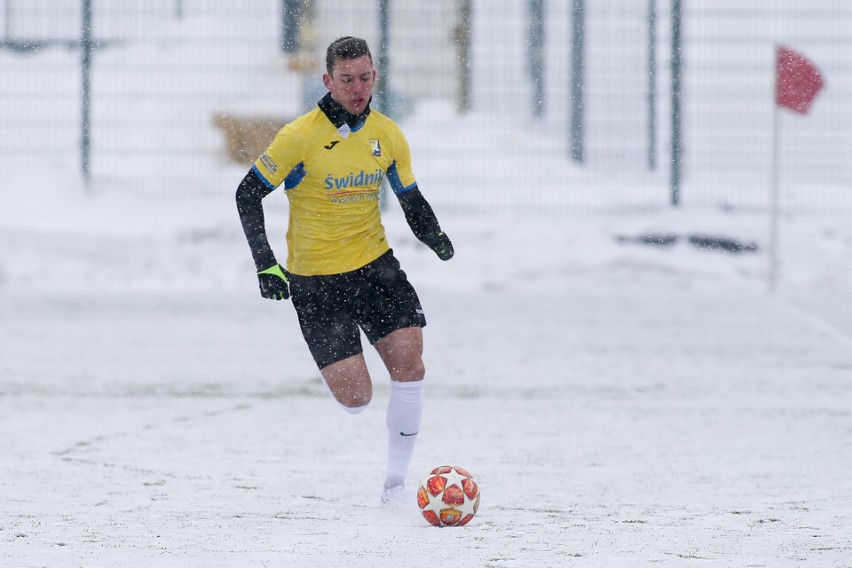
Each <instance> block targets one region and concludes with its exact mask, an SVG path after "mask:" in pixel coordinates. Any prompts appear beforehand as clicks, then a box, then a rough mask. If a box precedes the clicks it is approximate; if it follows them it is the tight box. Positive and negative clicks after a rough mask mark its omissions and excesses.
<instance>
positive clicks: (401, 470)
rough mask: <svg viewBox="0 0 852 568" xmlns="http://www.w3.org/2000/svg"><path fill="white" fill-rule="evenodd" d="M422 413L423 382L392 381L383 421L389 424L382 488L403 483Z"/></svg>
mask: <svg viewBox="0 0 852 568" xmlns="http://www.w3.org/2000/svg"><path fill="white" fill-rule="evenodd" d="M422 415H423V381H422V380H420V381H411V382H398V381H391V395H390V401H389V402H388V413H387V419H386V424H387V427H388V475H387V478H386V479H385V489H389V488H391V487H396V486H400V485H405V474H406V473H407V472H408V465H409V464H410V463H411V456H412V454H413V453H414V444H415V442H417V434H418V432H419V431H420V417H421V416H422Z"/></svg>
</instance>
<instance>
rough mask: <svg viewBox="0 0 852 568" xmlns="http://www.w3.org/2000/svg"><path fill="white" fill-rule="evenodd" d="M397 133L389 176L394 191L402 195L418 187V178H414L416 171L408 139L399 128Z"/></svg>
mask: <svg viewBox="0 0 852 568" xmlns="http://www.w3.org/2000/svg"><path fill="white" fill-rule="evenodd" d="M396 134H397V135H396V138H395V139H394V147H393V152H394V156H393V163H391V165H390V167H389V168H388V171H387V176H388V182H389V183H390V186H391V189H393V192H394V193H396V194H397V195H400V194H402V193H405V192H406V191H409V190H411V189H413V188H414V187H416V186H417V180H415V179H414V172H413V171H412V170H411V150H410V149H409V147H408V140H406V139H405V135H403V133H402V131H401V130H399V129H398V128H397V129H396Z"/></svg>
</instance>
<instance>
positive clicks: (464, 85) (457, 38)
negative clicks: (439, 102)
mask: <svg viewBox="0 0 852 568" xmlns="http://www.w3.org/2000/svg"><path fill="white" fill-rule="evenodd" d="M472 20H473V3H472V1H471V0H458V21H457V22H456V25H455V27H454V28H453V41H454V42H455V44H456V60H457V61H458V65H459V69H458V73H456V77H457V79H458V81H457V83H456V110H457V111H458V112H465V111H467V110H469V109H470V76H471V67H470V34H471V26H472Z"/></svg>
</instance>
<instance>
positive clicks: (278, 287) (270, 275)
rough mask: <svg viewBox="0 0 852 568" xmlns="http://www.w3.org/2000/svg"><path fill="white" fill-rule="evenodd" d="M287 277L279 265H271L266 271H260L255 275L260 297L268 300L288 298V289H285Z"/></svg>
mask: <svg viewBox="0 0 852 568" xmlns="http://www.w3.org/2000/svg"><path fill="white" fill-rule="evenodd" d="M289 276H290V275H289V274H288V273H287V271H286V270H284V269H283V268H282V267H281V265H280V264H273V265H272V266H270V267H269V268H267V269H266V270H261V271H260V272H258V273H257V281H258V283H259V284H260V295H261V296H263V297H264V298H269V299H270V300H286V299H287V298H289V297H290V289H289V288H288V287H287V283H288V282H289V281H290V278H289Z"/></svg>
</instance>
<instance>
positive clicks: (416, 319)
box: [290, 250, 426, 369]
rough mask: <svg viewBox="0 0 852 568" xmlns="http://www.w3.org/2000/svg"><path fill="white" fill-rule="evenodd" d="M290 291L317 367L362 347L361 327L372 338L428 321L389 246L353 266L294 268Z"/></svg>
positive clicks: (330, 362) (360, 350)
mask: <svg viewBox="0 0 852 568" xmlns="http://www.w3.org/2000/svg"><path fill="white" fill-rule="evenodd" d="M290 296H291V298H292V299H293V306H295V308H296V313H297V314H298V316H299V325H300V326H301V328H302V335H303V336H304V337H305V341H306V342H307V344H308V348H309V349H310V350H311V355H313V357H314V361H316V363H317V366H318V367H319V368H320V369H322V368H323V367H326V366H328V365H331V364H332V363H336V362H338V361H342V360H343V359H346V358H347V357H351V356H352V355H357V354H358V353H361V352H362V348H361V335H360V333H359V331H358V328H359V327H360V328H361V329H362V330H364V335H366V336H367V339H368V340H369V341H370V343H371V344H373V343H375V342H377V341H378V340H380V339H381V338H383V337H385V336H386V335H388V334H389V333H391V332H393V331H396V330H398V329H402V328H405V327H423V326H425V325H426V318H425V317H424V315H423V308H422V307H421V306H420V299H419V298H418V297H417V292H415V291H414V287H413V286H412V285H411V283H410V282H409V281H408V278H406V276H405V272H403V271H402V270H401V269H400V267H399V261H398V260H397V259H396V257H394V256H393V251H390V250H389V251H388V252H386V253H385V254H383V255H382V256H380V257H379V258H377V259H376V260H374V261H373V262H371V263H369V264H367V265H366V266H363V267H361V268H359V269H358V270H353V271H352V272H345V273H343V274H332V275H329V276H299V275H296V274H292V275H291V276H290Z"/></svg>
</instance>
